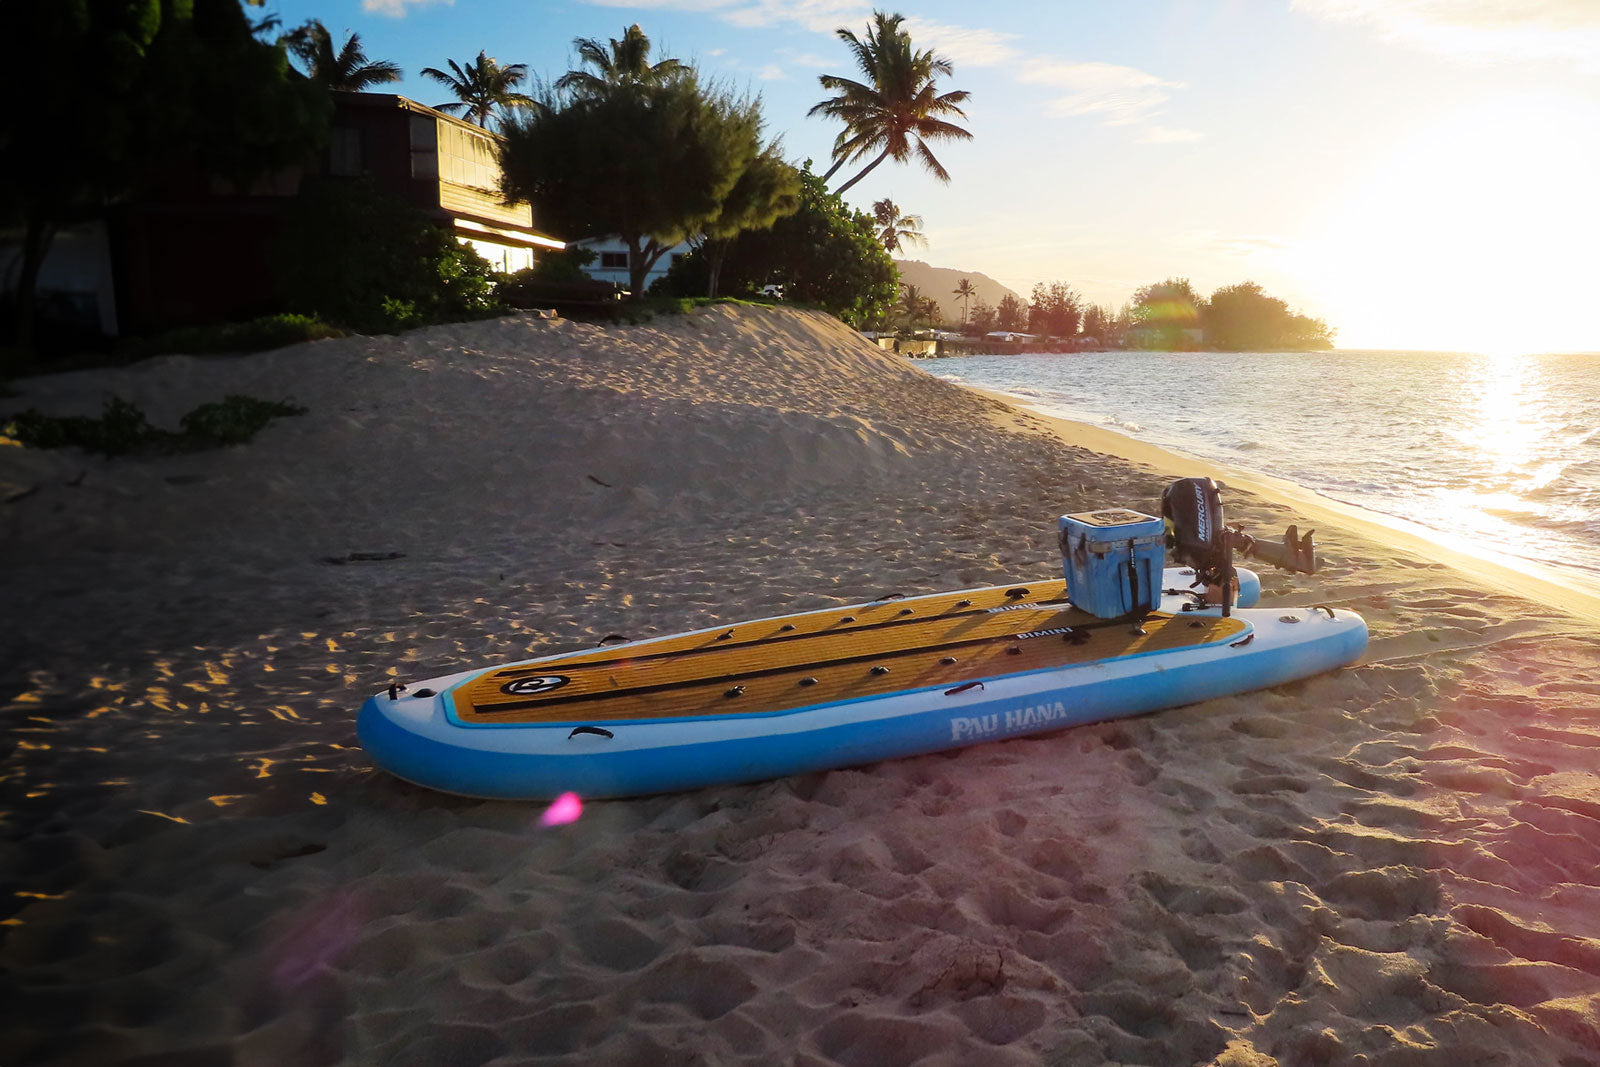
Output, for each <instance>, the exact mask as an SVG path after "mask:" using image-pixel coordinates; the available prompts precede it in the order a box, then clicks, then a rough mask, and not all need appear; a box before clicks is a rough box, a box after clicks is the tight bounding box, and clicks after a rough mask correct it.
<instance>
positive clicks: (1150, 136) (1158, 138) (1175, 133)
mask: <svg viewBox="0 0 1600 1067" xmlns="http://www.w3.org/2000/svg"><path fill="white" fill-rule="evenodd" d="M1204 136H1205V134H1203V133H1201V132H1200V131H1199V130H1184V129H1178V128H1176V127H1172V126H1162V125H1161V124H1159V123H1154V122H1152V123H1151V124H1150V125H1148V126H1146V127H1145V128H1144V130H1143V132H1141V133H1140V134H1139V136H1137V137H1135V138H1134V140H1135V141H1138V142H1139V143H1140V144H1192V143H1194V142H1195V141H1198V140H1200V139H1201V138H1203V137H1204Z"/></svg>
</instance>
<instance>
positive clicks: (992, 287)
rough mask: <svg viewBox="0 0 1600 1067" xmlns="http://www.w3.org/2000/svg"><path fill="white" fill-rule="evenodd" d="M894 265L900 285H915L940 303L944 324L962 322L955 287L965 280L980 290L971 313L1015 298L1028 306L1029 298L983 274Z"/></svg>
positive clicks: (912, 263)
mask: <svg viewBox="0 0 1600 1067" xmlns="http://www.w3.org/2000/svg"><path fill="white" fill-rule="evenodd" d="M894 265H895V266H896V267H898V268H899V269H900V284H901V285H914V286H916V287H917V291H918V292H919V293H921V294H922V295H923V296H926V297H932V298H933V299H935V300H937V301H938V302H939V309H940V312H941V314H942V316H943V318H944V321H945V322H952V323H954V322H960V321H961V301H960V300H959V299H957V298H956V295H955V287H956V286H957V285H958V284H959V283H960V281H961V279H962V278H966V279H968V280H969V281H971V282H972V285H973V288H975V289H977V293H976V294H975V295H974V296H973V298H972V299H971V301H969V302H968V309H969V310H970V309H971V308H974V307H977V306H978V301H980V300H981V301H983V302H984V303H985V304H988V305H989V306H990V307H996V306H998V305H999V303H1000V301H1001V300H1003V299H1005V297H1007V296H1014V297H1016V298H1017V300H1018V301H1019V302H1020V303H1022V304H1027V302H1028V298H1027V297H1025V296H1023V295H1022V294H1021V293H1019V292H1017V291H1015V290H1014V289H1011V288H1009V287H1007V286H1005V285H1002V284H1001V283H999V282H997V281H995V280H994V279H993V278H991V277H989V276H988V275H987V274H984V273H982V272H980V271H975V270H957V269H956V268H954V267H935V266H933V265H932V264H931V263H924V262H923V261H922V260H920V259H897V260H895V261H894Z"/></svg>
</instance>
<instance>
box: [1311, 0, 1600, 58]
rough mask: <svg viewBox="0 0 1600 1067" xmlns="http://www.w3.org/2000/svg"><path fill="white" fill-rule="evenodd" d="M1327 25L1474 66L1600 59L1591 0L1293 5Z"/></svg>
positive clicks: (1597, 19) (1324, 0)
mask: <svg viewBox="0 0 1600 1067" xmlns="http://www.w3.org/2000/svg"><path fill="white" fill-rule="evenodd" d="M1292 7H1293V9H1294V10H1296V11H1300V12H1303V13H1305V14H1307V15H1310V16H1312V17H1313V18H1319V19H1323V20H1324V21H1328V22H1352V23H1358V24H1365V25H1369V26H1372V27H1373V28H1374V29H1375V30H1376V31H1377V33H1378V36H1379V37H1381V38H1382V39H1384V40H1386V41H1389V42H1392V43H1395V44H1400V45H1405V46H1409V47H1413V48H1421V49H1424V50H1426V51H1430V52H1436V53H1439V54H1441V55H1446V56H1451V57H1453V58H1457V59H1464V60H1473V61H1480V62H1481V61H1490V62H1494V61H1509V60H1574V61H1577V62H1580V63H1584V64H1586V65H1589V66H1594V65H1595V64H1596V62H1597V60H1596V57H1597V56H1600V3H1596V2H1595V0H1516V2H1515V3H1507V2H1505V0H1294V2H1293V4H1292Z"/></svg>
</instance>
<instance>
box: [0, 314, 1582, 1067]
mask: <svg viewBox="0 0 1600 1067" xmlns="http://www.w3.org/2000/svg"><path fill="white" fill-rule="evenodd" d="M17 388H18V389H19V390H20V392H21V393H22V396H21V397H20V398H16V399H11V400H7V401H0V410H19V409H21V408H24V407H29V406H32V407H36V408H38V409H40V410H41V411H44V412H46V413H49V414H93V413H96V412H98V410H99V408H100V404H101V401H102V399H103V396H104V394H105V393H107V392H115V393H117V394H119V395H121V396H123V397H124V398H126V399H129V400H131V401H133V402H135V403H137V404H139V405H140V406H141V407H143V408H144V409H145V410H146V412H147V413H149V415H150V416H151V420H152V422H154V423H156V424H158V425H163V426H167V427H169V428H171V427H175V426H176V422H177V419H178V417H179V415H181V414H182V413H183V412H185V411H187V410H189V409H190V408H192V407H194V406H196V405H197V404H200V403H203V402H207V401H211V400H219V399H221V398H222V397H223V396H224V395H226V394H229V393H244V394H248V395H253V396H258V397H261V398H264V399H285V398H292V399H294V400H295V401H296V402H298V403H300V404H303V405H305V406H306V407H308V408H309V409H310V410H309V413H308V414H306V415H303V416H299V417H294V418H286V419H283V420H281V421H279V422H276V423H274V424H273V425H272V426H271V427H269V428H268V429H267V430H265V431H264V432H263V433H262V434H261V435H260V436H259V437H258V438H257V439H256V440H255V441H254V442H253V443H251V444H249V445H246V446H240V447H235V448H230V449H225V450H221V451H216V452H208V453H198V454H190V455H182V456H168V457H155V456H151V457H135V458H122V459H115V460H110V461H106V460H101V459H98V458H93V457H89V456H86V455H83V454H81V453H77V452H38V451H33V450H25V449H22V448H19V447H15V446H11V447H0V500H3V501H4V503H3V504H0V545H3V551H0V568H3V573H0V583H3V588H4V589H5V591H6V601H7V610H6V612H5V613H4V619H3V621H0V685H3V689H0V699H3V701H4V712H3V715H4V718H3V720H0V721H3V723H4V728H5V731H6V735H7V736H6V745H5V748H4V753H5V755H4V764H3V771H0V774H3V789H4V792H3V794H0V797H3V805H4V807H3V812H0V814H3V818H4V828H5V839H4V844H3V845H0V849H3V852H0V886H3V901H4V909H5V914H4V916H3V921H4V924H5V925H4V926H3V927H0V938H3V941H0V1062H3V1063H7V1064H12V1063H17V1064H32V1063H60V1064H97V1065H98V1064H117V1063H124V1062H148V1063H184V1064H213V1063H215V1064H240V1065H256V1064H262V1065H266V1064H286V1063H294V1064H336V1063H343V1064H370V1063H384V1064H419V1065H420V1064H439V1063H450V1064H465V1065H471V1064H491V1063H492V1064H496V1065H506V1067H509V1065H512V1064H523V1063H528V1064H534V1063H541V1064H542V1063H551V1064H554V1063H570V1064H590V1063H606V1064H630V1063H637V1064H641V1065H645V1064H648V1065H652V1067H654V1065H659V1064H672V1063H684V1064H690V1063H716V1062H749V1061H759V1062H765V1063H778V1064H803V1065H822V1064H847V1065H868V1064H871V1065H891V1064H898V1063H928V1064H952V1065H953V1064H976V1063H982V1064H1034V1063H1041V1062H1042V1063H1050V1064H1084V1065H1090V1064H1100V1063H1105V1062H1121V1063H1138V1064H1163V1065H1164V1064H1189V1063H1209V1062H1219V1063H1223V1064H1231V1065H1237V1067H1243V1065H1251V1067H1256V1065H1263V1064H1271V1063H1274V1062H1276V1063H1278V1064H1283V1065H1291V1064H1340V1063H1367V1064H1419V1063H1422V1064H1427V1063H1449V1064H1459V1063H1505V1064H1584V1063H1593V1062H1600V775H1597V774H1596V772H1595V770H1594V766H1595V763H1596V759H1597V756H1600V670H1597V668H1600V641H1597V640H1596V638H1597V636H1600V635H1597V632H1596V629H1595V626H1594V623H1593V621H1592V618H1593V616H1592V614H1590V613H1589V612H1588V610H1587V608H1586V605H1585V604H1584V603H1581V602H1579V601H1573V600H1558V599H1555V598H1552V597H1549V596H1543V595H1541V590H1540V589H1539V588H1538V587H1536V586H1527V585H1519V584H1517V583H1515V582H1510V581H1507V580H1502V578H1503V576H1497V575H1496V574H1494V573H1493V572H1490V571H1487V570H1484V569H1482V568H1480V567H1478V566H1477V565H1476V564H1475V563H1474V562H1473V561H1472V560H1470V559H1463V558H1454V557H1446V556H1444V555H1442V554H1438V553H1433V552H1430V551H1429V546H1428V545H1427V544H1426V543H1425V542H1420V541H1409V542H1408V541H1404V540H1403V539H1399V538H1391V537H1388V536H1385V535H1384V534H1383V532H1382V531H1381V530H1378V529H1376V528H1373V527H1370V526H1365V525H1363V524H1361V523H1360V522H1358V521H1354V520H1352V521H1350V522H1347V523H1345V522H1340V521H1339V519H1338V517H1337V516H1333V515H1317V516H1315V518H1316V519H1317V522H1316V525H1317V527H1318V539H1319V541H1320V543H1321V554H1322V557H1323V561H1324V568H1323V571H1322V572H1321V573H1319V574H1318V575H1316V576H1315V577H1305V576H1289V575H1281V574H1277V573H1276V572H1271V571H1268V572H1267V573H1266V574H1265V575H1264V587H1265V594H1264V603H1266V604H1268V605H1271V604H1284V605H1289V604H1305V603H1325V604H1330V605H1334V606H1338V607H1347V608H1353V609H1355V610H1358V611H1360V612H1362V613H1363V614H1364V615H1365V616H1366V618H1367V620H1368V622H1369V624H1370V625H1371V628H1372V643H1371V646H1370V648H1369V650H1368V653H1367V656H1366V657H1365V659H1364V660H1363V661H1362V662H1361V663H1360V664H1359V665H1358V666H1356V667H1354V668H1351V669H1347V670H1344V671H1340V672H1337V673H1334V674H1329V675H1324V676H1321V677H1317V678H1313V679H1310V680H1307V681H1304V682H1300V683H1296V684H1293V685H1288V686H1284V687H1281V688H1278V689H1274V690H1271V691H1267V692H1262V693H1255V694H1247V695H1244V696H1238V697H1233V698H1228V699H1223V700H1214V701H1210V702H1207V703H1204V704H1200V705H1195V706H1191V707H1185V708H1178V709H1174V710H1171V711H1167V712H1162V713H1159V714H1156V715H1152V716H1148V717H1144V718H1139V719H1133V720H1127V721H1122V722H1116V723H1108V724H1102V725H1097V726H1089V727H1083V728H1079V729H1074V730H1069V731H1065V732H1062V733H1058V734H1054V735H1049V736H1044V737H1037V738H1024V739H1016V740H1010V741H1004V742H999V743H993V744H986V745H980V746H977V747H973V748H969V749H965V750H962V751H958V752H953V753H947V754H941V755H934V756H924V757H918V758H913V759H905V760H898V761H892V762H887V763H881V764H876V765H872V766H867V767H862V768H857V769H851V770H843V771H835V772H830V773H827V774H819V775H810V776H805V777H800V778H790V779H784V780H780V781H773V782H765V783H757V784H752V785H742V786H735V787H726V788H719V789H711V790H704V791H700V792H694V793H688V794H682V795H676V796H665V797H653V798H645V799H638V800H625V801H604V802H593V803H590V804H587V805H586V806H585V807H584V809H583V812H582V815H581V817H580V818H578V819H577V821H575V822H573V823H570V824H568V825H561V826H551V827H546V826H541V825H540V815H541V814H542V807H541V806H540V805H532V804H514V803H504V802H479V801H470V800H463V799H459V798H452V797H448V796H444V795H440V794H435V793H431V792H428V791H426V790H422V789H418V788H415V787H413V786H410V785H406V784H404V783H402V782H399V781H397V780H395V779H394V778H392V777H390V776H388V775H387V774H385V773H383V772H382V771H379V770H376V769H374V768H373V767H372V766H371V764H370V763H369V762H368V761H367V759H366V758H365V756H364V755H363V753H362V752H361V750H360V748H359V747H358V746H357V745H356V739H355V730H354V721H355V712H356V710H357V708H358V706H359V704H360V702H361V700H362V699H364V698H365V696H367V695H368V694H369V693H370V692H372V691H375V690H377V689H379V688H381V687H383V686H384V685H386V684H388V682H389V681H390V680H392V679H400V680H404V679H406V678H418V677H425V676H429V675H437V674H442V673H446V672H449V671H455V670H461V669H465V668H468V667H473V666H478V665H483V664H491V663H496V662H504V661H509V660H512V659H517V658H525V657H527V656H530V655H536V654H543V653H549V652H556V651H562V650H566V649H573V648H580V647H583V646H586V645H592V644H594V643H595V642H596V641H598V640H599V639H600V638H602V637H604V636H605V635H607V634H612V633H621V634H625V635H627V636H629V637H645V636H650V635H654V634H664V633H670V632H673V631H678V630H684V629H689V628H694V627H706V626H712V625H719V624H721V623H724V622H733V621H737V620H740V619H745V618H753V617H757V616H761V615H771V614H778V613H783V612H790V611H799V610H805V609H808V608H817V607H824V606H829V605H841V604H847V603H852V602H857V601H861V600H866V599H871V598H873V597H876V596H879V595H881V594H884V593H888V592H904V593H919V592H935V591H938V590H942V589H952V588H957V587H963V586H975V585H985V584H991V583H1003V582H1007V581H1012V580H1026V579H1028V578H1030V577H1034V576H1046V575H1054V574H1057V573H1059V561H1058V558H1057V549H1056V544H1055V540H1056V538H1055V517H1056V516H1057V515H1059V514H1061V513H1064V512H1068V511H1077V510H1084V509H1089V508H1094V507H1100V506H1111V505H1116V506H1131V507H1137V508H1143V509H1145V510H1150V509H1152V508H1154V507H1155V505H1156V501H1157V499H1158V497H1159V494H1160V490H1161V488H1162V486H1164V485H1165V484H1166V482H1167V481H1168V480H1170V478H1171V477H1174V476H1176V475H1180V474H1191V473H1202V472H1203V471H1204V468H1203V467H1202V466H1201V465H1198V464H1188V463H1187V462H1186V461H1183V460H1182V459H1181V458H1178V457H1172V456H1171V455H1170V454H1166V453H1157V452H1155V451H1148V452H1139V451H1138V450H1137V449H1136V448H1135V449H1133V451H1134V453H1135V455H1134V456H1133V458H1123V457H1120V456H1117V455H1112V454H1109V453H1114V452H1118V451H1128V450H1129V448H1128V446H1127V444H1126V442H1125V441H1124V443H1122V444H1119V443H1117V442H1114V441H1111V440H1108V439H1106V440H1103V439H1099V438H1097V437H1096V436H1095V435H1094V434H1093V433H1087V434H1086V435H1080V436H1078V437H1076V438H1074V436H1073V435H1074V433H1075V430H1074V428H1073V427H1072V426H1070V425H1066V426H1062V425H1058V424H1054V423H1051V422H1050V421H1049V420H1046V419H1044V418H1043V417H1040V416H1037V415H1035V414H1033V413H1030V412H1027V411H1023V410H1020V409H1017V408H1012V407H1008V406H1006V405H1004V404H1002V403H1000V402H998V401H996V400H994V399H992V398H989V397H985V396H982V395H979V394H977V393H975V392H973V391H970V390H967V389H963V388H961V387H959V386H956V385H954V384H951V383H949V382H944V381H940V380H937V379H935V378H933V377H931V376H930V375H928V374H926V373H924V372H923V371H922V370H920V369H918V368H916V367H914V366H912V365H909V364H907V363H905V362H903V361H901V360H899V359H898V357H895V356H892V355H890V354H887V353H883V352H880V351H879V350H877V349H874V348H872V347H870V346H869V345H868V344H867V343H866V342H864V341H862V340H860V339H859V338H858V337H857V336H856V335H854V334H853V333H852V332H850V331H849V330H847V329H845V328H844V327H842V326H840V325H839V324H838V323H836V322H834V321H833V320H831V319H828V318H826V317H824V316H821V315H818V314H812V313H802V312H794V311H783V310H765V309H755V308H726V307H718V308H712V309H707V310H703V311H699V312H696V313H694V314H692V315H689V316H685V317H672V318H661V319H657V320H655V321H654V322H652V323H650V324H646V325H640V326H622V325H617V326H596V325H590V324H582V323H574V322H568V321H562V320H553V321H547V320H541V319H536V318H532V317H511V318H505V319H499V320H494V321H489V322H481V323H474V324H467V325H457V326H448V327H439V328H433V329H426V330H419V331H414V332H412V333H408V334H404V335H401V336H399V337H379V338H350V339H344V340H336V341H324V342H317V343H313V344H307V345H300V346H295V347H292V348H288V349H284V350H281V351H278V352H273V353H265V354H260V355H254V356H244V357H226V358H190V357H164V358H160V359H155V360H150V361H147V362H144V363H140V364H137V365H134V366H131V367H127V368H122V369H115V370H95V371H85V372H78V373H73V374H64V375H55V376H50V377H44V378H35V379H28V380H24V381H22V382H20V383H18V386H17ZM1078 429H1083V428H1078ZM1072 440H1080V441H1082V444H1081V445H1080V444H1073V443H1069V442H1070V441H1072ZM1134 444H1135V445H1136V443H1134ZM1084 446H1087V447H1084ZM1173 468H1176V469H1173ZM1283 496H1284V494H1278V495H1275V494H1274V489H1273V487H1272V486H1270V485H1267V486H1257V487H1256V488H1255V491H1252V490H1251V488H1249V487H1245V488H1240V487H1238V486H1236V487H1235V488H1234V489H1232V490H1231V491H1230V492H1229V493H1228V494H1226V497H1225V500H1226V503H1227V505H1228V508H1229V518H1230V519H1231V520H1233V521H1238V522H1243V523H1245V524H1247V525H1248V526H1249V527H1251V528H1252V529H1258V530H1263V531H1270V532H1277V531H1279V530H1281V528H1282V527H1283V526H1284V525H1286V524H1287V523H1289V522H1294V521H1301V520H1302V518H1304V516H1303V515H1302V513H1301V511H1300V510H1298V507H1297V508H1296V509H1295V510H1291V508H1290V507H1287V506H1285V505H1286V504H1290V503H1298V502H1296V501H1293V500H1286V499H1283Z"/></svg>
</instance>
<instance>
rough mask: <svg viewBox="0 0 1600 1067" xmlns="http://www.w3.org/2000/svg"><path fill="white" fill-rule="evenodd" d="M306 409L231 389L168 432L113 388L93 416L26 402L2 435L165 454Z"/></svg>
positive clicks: (240, 436) (104, 452) (113, 452)
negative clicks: (48, 410) (49, 411)
mask: <svg viewBox="0 0 1600 1067" xmlns="http://www.w3.org/2000/svg"><path fill="white" fill-rule="evenodd" d="M305 413H306V409H305V408H303V407H297V406H295V405H293V404H287V403H280V402H277V401H271V400H258V399H256V398H255V397H250V396H241V395H239V394H237V393H232V394H229V395H228V396H227V397H226V398H224V399H223V400H221V401H220V402H216V403H211V404H201V405H200V406H199V407H197V408H195V409H194V410H193V411H191V412H189V413H188V414H186V415H184V416H183V418H182V420H181V421H180V423H179V425H180V426H182V432H180V433H172V432H171V431H169V430H163V429H160V428H159V427H156V426H152V425H150V421H149V420H148V419H147V418H145V414H144V412H143V411H141V410H139V408H138V407H137V406H135V405H134V404H131V403H129V402H128V401H126V400H124V399H122V398H121V397H120V396H117V395H116V394H114V393H113V394H111V395H109V396H107V397H106V401H105V407H104V409H103V410H102V412H101V415H100V417H99V418H98V419H95V418H90V417H89V416H87V415H65V416H61V415H42V414H40V413H39V412H38V411H36V410H34V409H33V408H29V409H28V410H27V411H24V412H22V413H21V414H20V415H17V416H14V417H13V418H12V419H11V421H10V422H9V423H7V424H6V425H5V428H4V435H5V436H6V437H10V438H12V439H13V440H16V441H20V442H21V443H22V444H24V445H28V446H31V447H33V448H81V449H83V450H84V451H85V452H92V453H94V454H96V455H101V456H105V457H106V458H107V459H110V458H111V457H112V456H123V455H127V454H128V453H130V452H139V451H146V452H157V453H168V454H170V453H176V452H194V451H199V450H201V449H206V448H221V447H222V446H224V445H237V444H244V443H246V442H248V441H250V440H251V439H252V438H254V437H255V435H256V434H257V433H259V432H261V430H262V429H264V428H265V427H266V426H267V424H268V423H270V422H271V421H272V420H273V419H275V418H278V417H280V416H284V415H304V414H305Z"/></svg>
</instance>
